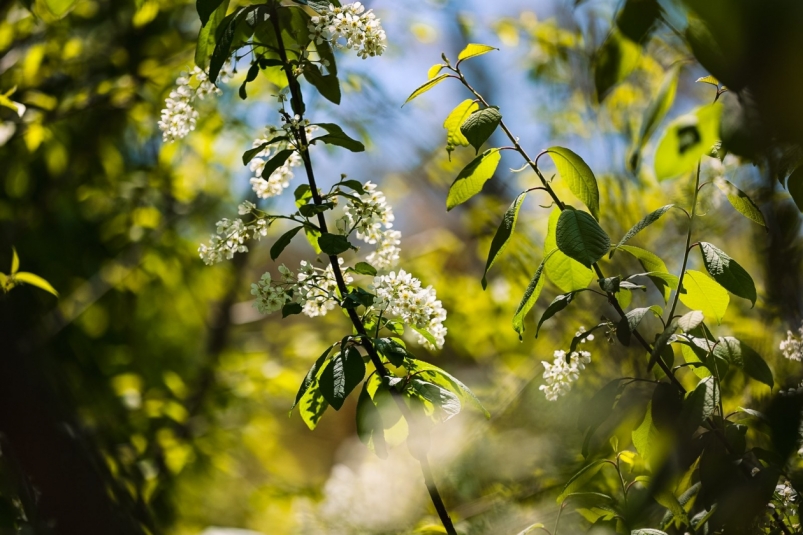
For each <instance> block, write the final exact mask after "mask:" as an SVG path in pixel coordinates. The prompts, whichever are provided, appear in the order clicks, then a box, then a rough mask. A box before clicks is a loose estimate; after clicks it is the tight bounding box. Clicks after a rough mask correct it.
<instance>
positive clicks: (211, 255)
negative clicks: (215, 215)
mask: <svg viewBox="0 0 803 535" xmlns="http://www.w3.org/2000/svg"><path fill="white" fill-rule="evenodd" d="M248 205H251V206H248ZM252 206H253V205H252V203H247V204H246V203H243V204H241V205H240V214H244V213H248V212H243V210H245V209H246V207H248V210H249V211H250V209H251V207H252ZM267 234H268V221H267V220H266V219H259V218H257V219H254V221H252V222H250V223H245V222H243V220H242V219H235V220H233V221H232V220H229V219H225V218H224V219H221V220H220V221H218V222H217V234H212V235H211V236H210V238H209V244H208V245H207V244H203V243H202V244H201V245H200V246H199V247H198V254H199V255H200V256H201V259H202V260H203V261H204V263H205V264H206V265H208V266H211V265H212V264H216V263H218V262H222V261H223V260H231V259H232V258H234V253H247V252H248V247H247V246H246V245H245V241H246V240H248V239H255V240H259V239H260V238H262V237H263V236H267Z"/></svg>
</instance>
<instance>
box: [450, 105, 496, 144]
mask: <svg viewBox="0 0 803 535" xmlns="http://www.w3.org/2000/svg"><path fill="white" fill-rule="evenodd" d="M501 121H502V114H501V113H499V108H498V107H496V106H491V107H488V108H483V109H481V110H477V111H475V112H474V113H472V114H471V115H469V116H468V118H466V120H465V122H463V124H462V126H460V133H462V134H463V136H464V137H465V138H466V139H467V140H468V142H469V143H471V146H472V147H474V149H475V150H476V153H477V154H478V153H479V152H480V147H482V144H483V143H485V142H486V141H488V138H490V137H491V134H493V133H494V130H496V127H497V126H499V123H500V122H501Z"/></svg>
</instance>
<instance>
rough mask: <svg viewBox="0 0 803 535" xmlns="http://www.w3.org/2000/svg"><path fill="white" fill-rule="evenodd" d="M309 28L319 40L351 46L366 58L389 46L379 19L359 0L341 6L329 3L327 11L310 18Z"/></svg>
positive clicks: (316, 40) (337, 46) (313, 36)
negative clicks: (358, 0)
mask: <svg viewBox="0 0 803 535" xmlns="http://www.w3.org/2000/svg"><path fill="white" fill-rule="evenodd" d="M307 28H308V29H309V31H310V39H312V40H314V41H315V43H316V44H321V43H323V42H324V41H328V42H330V43H331V44H332V46H334V47H335V48H350V49H353V50H356V51H357V55H358V56H360V57H361V58H363V59H366V58H367V57H369V56H381V55H382V53H383V52H384V51H385V48H387V45H386V41H387V38H386V36H385V30H383V29H382V25H381V24H380V22H379V19H378V18H376V15H374V13H373V10H371V9H369V10H368V11H365V7H364V6H363V5H362V4H361V3H360V2H354V3H353V4H346V5H344V6H342V7H335V6H334V5H332V4H329V9H328V10H327V11H324V13H322V14H320V15H317V16H314V17H312V18H311V19H310V22H309V24H308V26H307Z"/></svg>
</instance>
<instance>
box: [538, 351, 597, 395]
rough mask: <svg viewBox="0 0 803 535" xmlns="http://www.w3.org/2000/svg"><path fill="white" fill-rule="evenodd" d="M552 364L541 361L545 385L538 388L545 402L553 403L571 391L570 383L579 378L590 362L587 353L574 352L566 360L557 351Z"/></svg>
mask: <svg viewBox="0 0 803 535" xmlns="http://www.w3.org/2000/svg"><path fill="white" fill-rule="evenodd" d="M553 356H554V357H555V359H554V361H553V362H552V363H549V362H547V361H542V364H543V365H544V380H545V381H546V384H545V385H541V386H540V388H539V389H540V390H542V391H543V392H544V395H545V396H546V398H547V400H549V401H555V400H557V399H558V398H559V397H560V396H562V395H564V394H566V393H567V392H568V391H569V390H571V389H572V383H573V382H575V381H576V380H577V379H578V378H579V377H580V372H581V371H582V370H584V369H585V367H586V364H588V363H589V362H591V353H589V352H588V351H574V352H572V354H571V355H569V358H568V360H567V359H566V352H565V351H562V350H557V351H555V353H554V354H553Z"/></svg>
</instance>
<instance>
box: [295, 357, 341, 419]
mask: <svg viewBox="0 0 803 535" xmlns="http://www.w3.org/2000/svg"><path fill="white" fill-rule="evenodd" d="M334 347H335V346H334V345H331V346H329V347H327V348H326V350H324V352H323V353H321V356H320V357H318V359H317V360H316V361H315V363H314V364H313V365H312V367H311V368H310V369H309V371H308V372H307V375H305V376H304V380H303V381H301V386H300V387H299V389H298V393H297V394H296V400H295V401H294V402H293V406H292V407H290V410H291V411H292V410H293V409H295V408H296V405H298V403H299V402H300V401H301V398H302V396H304V394H306V393H307V390H308V389H309V387H310V385H311V384H312V383H313V382H314V381H315V380H316V379H317V377H318V375H319V373H320V372H321V371H322V367H323V365H324V362H326V357H328V356H329V353H331V352H332V349H334Z"/></svg>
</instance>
